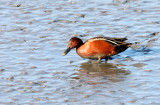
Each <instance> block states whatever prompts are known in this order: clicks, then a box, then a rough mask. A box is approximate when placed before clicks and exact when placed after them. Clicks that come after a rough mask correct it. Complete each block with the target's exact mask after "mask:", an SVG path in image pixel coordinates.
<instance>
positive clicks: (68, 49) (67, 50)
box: [63, 47, 71, 56]
mask: <svg viewBox="0 0 160 105" xmlns="http://www.w3.org/2000/svg"><path fill="white" fill-rule="evenodd" d="M70 50H71V48H69V47H68V48H67V49H66V50H65V51H64V53H63V56H65V55H66V54H67V53H68V52H69V51H70Z"/></svg>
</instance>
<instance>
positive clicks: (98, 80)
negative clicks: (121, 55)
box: [72, 62, 130, 85]
mask: <svg viewBox="0 0 160 105" xmlns="http://www.w3.org/2000/svg"><path fill="white" fill-rule="evenodd" d="M78 71H79V73H75V74H73V75H72V78H73V79H78V80H81V81H84V82H85V83H87V84H93V85H94V84H103V83H107V82H120V81H123V80H124V79H125V77H126V76H127V75H129V74H130V71H128V70H125V69H123V68H122V67H118V65H116V64H112V63H108V64H103V63H101V64H99V63H88V62H86V63H82V64H81V66H80V69H79V70H78Z"/></svg>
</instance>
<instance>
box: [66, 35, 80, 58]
mask: <svg viewBox="0 0 160 105" xmlns="http://www.w3.org/2000/svg"><path fill="white" fill-rule="evenodd" d="M82 44H83V41H82V40H81V39H80V38H77V37H72V38H71V39H70V40H69V42H68V48H67V49H66V50H65V51H64V53H63V56H65V55H66V54H67V53H68V52H69V51H70V50H71V49H73V48H79V47H80V46H81V45H82Z"/></svg>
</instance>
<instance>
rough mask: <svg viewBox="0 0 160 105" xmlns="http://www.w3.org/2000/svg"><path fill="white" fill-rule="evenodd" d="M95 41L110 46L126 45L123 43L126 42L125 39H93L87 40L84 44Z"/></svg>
mask: <svg viewBox="0 0 160 105" xmlns="http://www.w3.org/2000/svg"><path fill="white" fill-rule="evenodd" d="M95 40H104V41H106V42H108V43H110V44H112V45H113V46H117V45H120V44H124V43H126V42H124V41H126V40H127V38H110V37H94V38H91V39H88V40H87V41H86V42H92V41H95Z"/></svg>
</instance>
